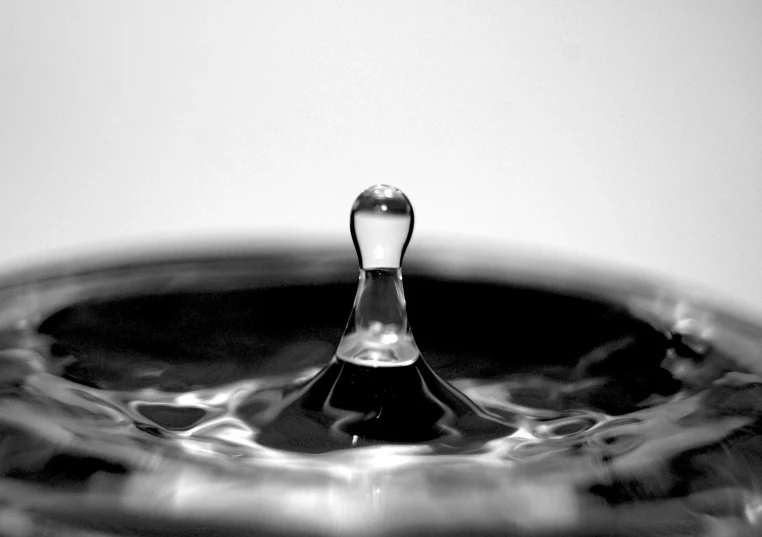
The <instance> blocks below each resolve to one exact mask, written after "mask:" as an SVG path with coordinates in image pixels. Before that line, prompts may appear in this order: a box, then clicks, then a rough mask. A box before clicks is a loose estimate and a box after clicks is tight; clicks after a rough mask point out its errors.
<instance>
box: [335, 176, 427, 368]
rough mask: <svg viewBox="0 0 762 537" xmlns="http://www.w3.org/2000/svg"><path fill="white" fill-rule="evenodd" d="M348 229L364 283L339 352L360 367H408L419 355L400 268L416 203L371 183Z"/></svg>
mask: <svg viewBox="0 0 762 537" xmlns="http://www.w3.org/2000/svg"><path fill="white" fill-rule="evenodd" d="M350 229H351V232H352V240H353V241H354V244H355V248H356V249H357V258H358V261H359V263H360V281H359V284H358V287H357V294H356V296H355V303H354V307H353V309H352V315H351V316H350V318H349V322H348V323H347V328H346V330H345V331H344V335H343V337H342V338H341V342H340V343H339V348H338V351H337V353H336V354H337V356H338V357H339V358H341V359H342V360H346V361H348V362H352V363H354V364H357V365H362V366H369V367H390V366H391V367H396V366H404V365H410V364H412V363H413V362H415V361H416V360H417V359H418V356H419V354H420V353H419V351H418V347H417V346H416V344H415V341H414V340H413V334H412V332H411V331H410V327H409V326H408V323H407V310H406V307H405V292H404V290H403V288H402V270H401V268H400V267H401V265H402V257H403V256H404V254H405V248H406V247H407V244H408V242H410V237H411V235H412V234H413V207H412V205H410V201H409V200H408V199H407V197H406V196H405V194H403V193H402V192H401V191H400V190H398V189H396V188H394V187H391V186H387V185H377V186H372V187H370V188H368V189H366V190H365V191H363V192H362V193H361V194H360V195H359V196H358V197H357V199H356V200H355V202H354V205H353V206H352V213H351V217H350Z"/></svg>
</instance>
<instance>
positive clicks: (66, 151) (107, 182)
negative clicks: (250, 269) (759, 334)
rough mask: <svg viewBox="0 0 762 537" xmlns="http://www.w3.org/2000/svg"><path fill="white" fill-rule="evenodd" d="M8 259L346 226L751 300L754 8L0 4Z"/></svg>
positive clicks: (3, 238)
mask: <svg viewBox="0 0 762 537" xmlns="http://www.w3.org/2000/svg"><path fill="white" fill-rule="evenodd" d="M0 181H2V187H1V189H0V200H1V201H0V208H1V210H0V267H15V266H19V265H23V264H24V263H28V262H32V261H35V260H44V259H49V258H51V257H52V256H60V255H68V254H71V253H78V252H83V251H97V250H99V249H101V248H109V249H113V248H118V247H122V246H124V245H135V244H151V243H155V242H156V241H174V240H178V239H183V240H185V241H193V240H195V239H196V238H208V237H214V236H223V237H226V236H236V237H241V236H244V237H249V236H250V237H252V238H261V237H272V236H279V235H284V234H289V235H299V236H302V237H307V238H309V237H336V239H337V240H344V241H348V240H349V238H348V231H347V222H348V210H349V206H350V204H351V202H352V200H353V199H354V197H355V196H356V195H357V193H358V192H359V191H360V190H362V189H363V188H365V187H366V186H368V185H370V184H372V183H376V182H388V183H392V184H394V185H397V186H399V187H400V188H402V189H403V190H404V191H405V192H406V193H407V194H408V195H409V197H410V198H411V199H412V200H413V203H414V205H415V208H416V216H417V231H416V237H415V238H414V243H413V246H412V247H414V246H415V244H416V243H418V244H422V243H425V242H426V241H427V240H429V239H434V238H439V239H443V238H444V239H448V240H449V239H452V240H453V241H454V242H455V243H458V242H467V243H469V244H474V243H484V244H488V245H490V247H499V248H503V249H510V248H514V247H516V246H520V247H522V248H530V249H537V250H539V251H542V252H550V253H554V254H556V255H563V256H567V257H570V258H573V259H582V260H585V261H590V262H593V263H597V264H602V265H604V266H606V265H612V266H616V267H619V268H624V269H626V270H630V271H635V272H641V271H646V272H647V273H653V274H655V275H657V276H666V277H668V278H680V279H684V280H685V281H687V282H690V283H693V284H697V285H699V286H700V287H703V288H705V289H706V290H707V291H708V292H710V293H719V295H720V296H723V297H725V299H726V300H729V301H730V302H731V303H736V304H740V305H742V306H745V307H747V308H748V309H750V310H753V311H756V312H762V213H761V212H760V204H762V3H761V2H759V1H758V0H749V1H735V0H724V1H714V0H712V1H701V0H696V1H674V0H632V1H611V0H596V1H576V2H561V1H528V2H523V1H522V2H512V1H499V0H498V1H467V2H464V1H447V0H435V1H413V2H411V1H389V0H385V1H383V2H357V1H354V0H347V1H345V2H335V1H326V2H314V1H310V0H305V1H301V2H294V1H284V2H254V1H203V0H183V1H177V2H165V1H153V0H150V1H130V2H127V1H102V0H92V1H79V0H66V1H52V0H48V1H44V0H40V1H24V0H0Z"/></svg>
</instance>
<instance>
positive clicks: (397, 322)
mask: <svg viewBox="0 0 762 537" xmlns="http://www.w3.org/2000/svg"><path fill="white" fill-rule="evenodd" d="M414 220H415V218H414V213H413V207H412V205H411V204H410V201H409V200H408V199H407V197H406V196H405V195H404V194H403V193H402V192H401V191H400V190H398V189H396V188H394V187H391V186H388V185H376V186H372V187H370V188H368V189H366V190H365V191H363V192H362V193H361V194H360V195H359V196H358V197H357V199H356V200H355V202H354V204H353V205H352V211H351V213H350V231H351V234H352V240H353V242H354V245H355V249H356V250H357V258H358V261H359V265H360V275H359V282H358V287H357V294H356V296H355V301H354V305H353V308H352V312H351V314H350V316H349V322H348V323H347V327H346V329H345V331H344V335H343V336H342V338H341V341H340V342H339V345H338V348H337V350H336V353H335V354H334V357H333V358H332V359H331V361H330V362H329V363H328V364H327V365H326V367H325V368H323V370H321V371H320V372H319V373H318V374H317V375H316V376H315V377H314V378H313V379H312V380H311V381H310V382H309V383H307V384H306V385H305V386H304V387H303V388H301V389H300V390H298V391H296V392H294V393H291V394H289V395H288V396H286V397H285V398H284V399H283V401H282V402H281V405H280V410H279V412H278V413H277V414H276V416H275V418H274V419H273V420H272V421H271V422H270V423H269V424H267V425H265V426H264V427H263V428H262V430H261V432H260V434H259V436H258V439H257V441H258V442H259V443H260V444H262V445H268V446H271V447H274V448H279V449H287V450H290V451H302V452H306V453H320V452H326V451H331V450H336V449H344V448H351V447H355V448H356V447H362V446H368V445H376V444H387V443H404V444H409V443H430V444H431V445H432V448H434V449H445V450H453V449H456V450H457V449H470V448H472V447H473V446H474V444H478V443H483V442H484V441H487V440H489V439H492V438H497V437H502V436H506V435H508V434H510V433H511V432H512V431H513V430H514V428H513V427H512V426H511V425H510V424H508V423H505V422H504V421H502V420H499V419H497V418H496V417H494V416H491V415H488V414H487V413H485V412H484V411H482V410H481V409H480V408H478V406H477V405H476V404H475V403H473V402H472V401H470V400H469V399H468V398H467V397H466V396H465V395H463V394H462V393H460V392H458V391H457V390H456V389H455V388H453V387H452V386H450V385H449V384H447V383H446V382H445V381H444V380H442V379H441V378H439V377H438V376H437V375H436V374H435V373H434V372H433V371H432V370H431V368H429V366H428V364H426V361H425V360H424V359H423V356H422V355H421V353H420V351H419V350H418V347H417V346H416V344H415V340H414V338H413V333H412V331H411V329H410V326H409V325H408V320H407V309H406V306H405V293H404V289H403V286H402V259H403V257H404V254H405V249H406V248H407V245H408V243H409V242H410V238H411V236H412V234H413V224H414ZM464 359H467V357H464Z"/></svg>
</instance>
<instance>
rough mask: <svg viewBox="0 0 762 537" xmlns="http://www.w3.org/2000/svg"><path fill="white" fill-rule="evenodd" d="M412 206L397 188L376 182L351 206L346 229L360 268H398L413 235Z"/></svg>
mask: <svg viewBox="0 0 762 537" xmlns="http://www.w3.org/2000/svg"><path fill="white" fill-rule="evenodd" d="M413 223H414V215H413V206H412V205H411V204H410V201H409V200H408V199H407V196H405V194H403V193H402V191H401V190H399V189H397V188H394V187H393V186H388V185H376V186H372V187H370V188H367V189H366V190H364V191H363V192H362V193H361V194H360V195H359V196H357V199H356V200H355V202H354V204H353V205H352V213H351V215H350V230H351V232H352V241H353V242H354V244H355V249H356V250H357V258H358V260H359V261H360V268H361V269H364V270H372V269H398V268H400V267H401V266H402V257H403V256H404V255H405V249H406V248H407V245H408V243H409V242H410V237H412V235H413Z"/></svg>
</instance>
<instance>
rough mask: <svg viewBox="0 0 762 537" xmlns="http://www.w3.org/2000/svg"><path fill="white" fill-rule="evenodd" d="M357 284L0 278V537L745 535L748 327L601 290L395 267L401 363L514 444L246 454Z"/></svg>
mask: <svg viewBox="0 0 762 537" xmlns="http://www.w3.org/2000/svg"><path fill="white" fill-rule="evenodd" d="M487 259H489V258H487ZM355 277H356V263H355V261H354V259H353V257H352V256H351V255H350V254H349V253H348V252H345V251H344V250H332V251H328V252H326V251H310V250H304V251H299V252H296V253H289V254H284V253H279V252H277V251H251V250H245V249H240V250H228V251H225V252H222V251H216V252H210V253H206V254H205V253H199V252H196V253H193V254H187V255H179V254H175V255H168V256H163V257H162V256H153V257H150V258H147V257H141V256H137V255H136V256H134V257H133V258H130V257H129V256H127V257H124V258H123V259H122V260H121V261H118V260H115V259H112V260H89V261H88V260H83V261H82V262H80V263H73V264H72V263H68V264H58V265H55V264H51V265H50V266H48V267H43V268H41V269H38V270H31V271H29V272H26V273H23V274H15V275H8V276H6V277H5V279H4V280H3V281H2V282H1V283H0V346H1V348H2V350H0V370H1V371H2V374H0V393H1V395H0V406H2V410H1V411H0V467H1V471H0V475H1V476H2V477H0V502H2V503H1V506H0V535H8V536H32V535H92V536H96V535H238V534H246V535H251V534H274V535H290V534H305V533H308V534H316V535H335V534H338V535H358V534H367V535H422V534H427V535H428V534H437V535H439V534H441V535H462V534H470V535H491V534H495V535H665V536H666V535H669V536H675V535H706V536H730V535H733V536H735V535H758V534H760V532H762V520H761V519H762V490H761V489H760V480H761V479H762V436H760V434H759V433H760V419H759V417H760V415H761V413H762V329H760V327H758V326H757V325H755V324H754V323H750V322H748V321H746V320H744V319H743V318H741V317H737V316H735V315H733V314H731V313H727V312H723V311H720V310H718V309H715V308H713V307H711V306H706V305H704V304H701V303H699V302H695V301H693V300H692V299H691V298H690V297H684V296H680V295H679V294H672V293H671V292H670V290H669V289H667V288H664V287H662V286H659V285H655V284H651V283H649V282H642V281H635V280H627V279H623V278H618V277H615V276H612V275H605V276H602V275H601V274H600V273H593V272H579V271H574V270H567V269H564V268H563V267H555V268H554V269H553V270H551V271H548V270H546V269H543V267H542V265H539V264H538V265H527V266H517V265H511V264H509V263H503V262H498V261H492V262H490V261H489V260H487V261H484V260H475V259H474V258H466V257H464V258H459V257H458V256H457V255H449V256H446V257H445V256H442V255H439V256H438V255H437V254H435V253H431V252H429V253H426V252H424V253H423V254H420V255H418V256H417V257H416V255H415V253H411V255H410V259H408V260H407V261H406V266H405V291H406V294H407V299H408V310H409V317H410V322H411V325H412V326H413V328H414V330H415V335H416V342H417V344H418V347H419V348H420V350H421V351H422V352H423V355H424V356H425V358H426V362H427V363H428V365H429V366H430V367H431V369H432V370H433V371H434V372H435V373H436V374H438V375H439V376H440V377H442V378H443V379H444V380H446V381H447V382H449V383H450V384H451V385H452V386H454V387H455V388H457V389H459V390H460V391H461V392H463V393H464V394H466V395H467V396H468V397H469V398H470V399H471V400H472V401H473V402H475V403H476V404H478V405H479V406H480V407H481V409H482V410H483V411H484V412H485V413H486V414H489V415H490V416H492V417H494V418H495V419H497V420H499V421H500V422H501V423H503V424H504V425H505V431H506V434H505V435H504V436H500V437H498V438H485V439H483V440H481V441H479V440H478V439H477V440H476V441H472V442H468V443H463V444H457V443H449V444H448V443H447V442H416V443H405V442H394V443H381V442H379V443H377V444H367V443H366V444H363V445H362V446H361V447H360V446H356V447H349V448H347V449H338V450H327V451H325V452H322V453H312V452H309V453H307V452H300V451H299V450H298V449H278V448H276V447H273V443H272V442H264V443H261V442H260V440H261V434H262V431H265V430H267V428H268V426H269V425H270V424H271V423H272V421H273V420H274V419H275V418H276V416H277V414H278V411H279V408H280V406H279V405H281V403H282V401H283V400H284V398H287V397H288V395H289V394H291V393H293V392H294V391H295V390H298V389H300V388H301V387H303V386H304V385H306V383H308V382H309V381H310V379H311V378H312V377H313V376H314V375H315V374H316V373H317V372H318V371H319V370H320V369H321V368H322V367H323V366H325V365H326V364H327V363H328V362H329V361H330V360H331V358H332V356H333V354H334V352H335V350H336V346H337V344H338V342H339V339H340V337H341V334H342V331H343V329H344V326H345V323H346V318H347V314H348V312H349V308H350V306H351V304H352V297H353V295H354V291H355V288H356V278H355Z"/></svg>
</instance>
